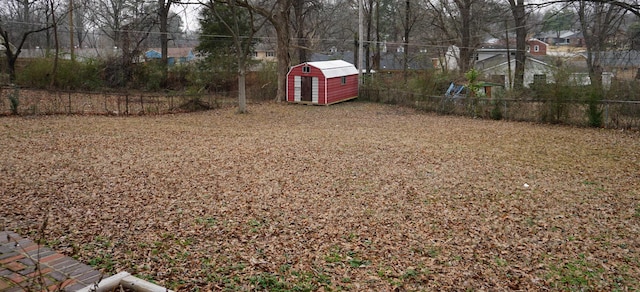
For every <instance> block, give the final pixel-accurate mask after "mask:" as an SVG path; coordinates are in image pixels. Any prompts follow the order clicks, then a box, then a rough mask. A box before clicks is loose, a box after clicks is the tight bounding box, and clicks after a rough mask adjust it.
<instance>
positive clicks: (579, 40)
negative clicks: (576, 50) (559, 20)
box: [535, 30, 585, 47]
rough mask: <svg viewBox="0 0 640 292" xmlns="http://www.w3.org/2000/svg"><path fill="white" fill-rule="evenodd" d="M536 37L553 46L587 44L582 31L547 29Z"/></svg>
mask: <svg viewBox="0 0 640 292" xmlns="http://www.w3.org/2000/svg"><path fill="white" fill-rule="evenodd" d="M535 38H536V39H539V40H541V41H543V42H545V43H547V44H551V45H553V46H574V47H582V46H584V45H585V43H584V35H583V34H582V32H576V31H570V30H565V31H559V32H556V31H547V32H543V33H539V34H537V35H536V36H535Z"/></svg>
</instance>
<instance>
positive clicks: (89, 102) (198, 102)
mask: <svg viewBox="0 0 640 292" xmlns="http://www.w3.org/2000/svg"><path fill="white" fill-rule="evenodd" d="M232 94H233V92H219V93H207V94H184V93H181V94H173V93H163V94H158V93H153V94H149V93H131V92H116V93H114V92H78V91H60V90H56V91H51V90H34V89H23V88H16V87H0V115H11V114H14V115H57V114H67V115H142V114H147V115H148V114H167V113H175V112H190V111H198V110H206V109H211V108H219V107H223V106H227V105H231V104H232V102H233V99H232V98H230V96H232Z"/></svg>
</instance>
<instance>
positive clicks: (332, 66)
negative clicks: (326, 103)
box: [306, 60, 358, 78]
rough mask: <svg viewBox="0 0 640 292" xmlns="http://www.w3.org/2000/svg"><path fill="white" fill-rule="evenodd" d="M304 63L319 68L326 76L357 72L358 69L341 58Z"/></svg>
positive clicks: (331, 76)
mask: <svg viewBox="0 0 640 292" xmlns="http://www.w3.org/2000/svg"><path fill="white" fill-rule="evenodd" d="M306 64H309V65H311V66H313V67H316V68H318V69H320V71H322V74H324V76H325V77H326V78H333V77H338V76H346V75H355V74H358V69H356V67H355V66H353V64H351V63H349V62H346V61H342V60H333V61H319V62H307V63H306Z"/></svg>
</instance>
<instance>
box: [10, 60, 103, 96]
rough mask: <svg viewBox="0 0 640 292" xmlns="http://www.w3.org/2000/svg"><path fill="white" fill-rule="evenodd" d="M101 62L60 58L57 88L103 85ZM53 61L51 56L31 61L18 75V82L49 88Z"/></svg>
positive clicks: (93, 87) (56, 75)
mask: <svg viewBox="0 0 640 292" xmlns="http://www.w3.org/2000/svg"><path fill="white" fill-rule="evenodd" d="M101 65H102V64H100V63H99V62H96V61H94V60H87V61H83V62H78V61H71V60H64V59H59V60H58V68H57V71H56V74H55V78H56V80H55V81H54V82H53V85H54V87H55V88H58V89H66V90H95V89H97V88H100V87H101V86H102V81H101V77H100V68H101ZM52 73H53V61H52V60H51V59H50V58H42V59H36V60H33V61H31V62H29V63H28V64H27V65H26V66H25V67H24V69H23V70H21V71H20V72H19V73H18V74H17V76H16V82H17V83H18V84H20V85H22V86H26V87H32V88H48V87H49V86H50V84H51V74H52Z"/></svg>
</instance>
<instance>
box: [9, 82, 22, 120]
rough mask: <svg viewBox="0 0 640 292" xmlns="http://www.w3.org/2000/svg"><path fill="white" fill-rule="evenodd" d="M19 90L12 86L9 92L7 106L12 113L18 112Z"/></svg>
mask: <svg viewBox="0 0 640 292" xmlns="http://www.w3.org/2000/svg"><path fill="white" fill-rule="evenodd" d="M19 97H20V92H19V91H18V88H14V89H13V92H11V93H9V106H10V108H11V113H12V114H14V115H17V114H18V106H19V105H20V99H19Z"/></svg>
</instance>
